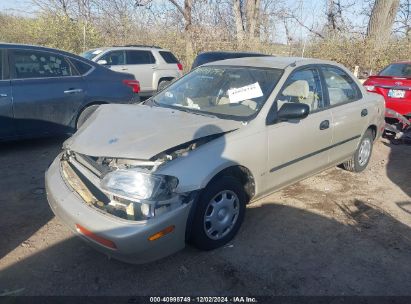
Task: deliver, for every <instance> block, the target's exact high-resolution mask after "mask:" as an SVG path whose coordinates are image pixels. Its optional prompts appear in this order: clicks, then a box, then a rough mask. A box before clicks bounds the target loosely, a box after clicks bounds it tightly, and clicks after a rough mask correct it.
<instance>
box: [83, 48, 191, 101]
mask: <svg viewBox="0 0 411 304" xmlns="http://www.w3.org/2000/svg"><path fill="white" fill-rule="evenodd" d="M81 56H83V57H84V58H87V59H89V60H92V61H94V62H97V63H99V64H101V65H104V66H106V67H107V68H109V69H111V70H114V71H117V72H126V73H130V74H133V75H134V76H135V78H136V79H137V80H138V81H139V82H140V90H141V91H140V95H141V96H151V95H153V93H155V92H157V91H161V90H162V89H163V88H165V87H166V86H168V85H169V84H170V83H171V82H172V81H173V80H174V79H177V78H179V77H181V76H182V75H183V66H182V64H181V63H180V62H179V61H178V59H177V58H176V57H175V56H174V55H173V53H171V52H170V51H169V50H165V49H162V48H159V47H154V46H137V45H136V46H131V45H130V46H121V47H103V48H97V49H92V50H89V51H87V52H84V53H83V54H81Z"/></svg>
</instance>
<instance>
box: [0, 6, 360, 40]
mask: <svg viewBox="0 0 411 304" xmlns="http://www.w3.org/2000/svg"><path fill="white" fill-rule="evenodd" d="M157 1H161V0H157ZM278 1H279V2H283V3H284V4H286V5H287V6H288V7H290V8H292V11H293V13H294V15H296V16H298V17H299V19H300V20H301V22H303V23H304V24H305V25H307V26H308V27H313V26H314V27H315V25H316V24H324V22H325V19H324V18H325V3H326V1H327V0H278ZM342 3H351V4H352V5H351V6H350V7H349V8H347V9H346V12H345V16H344V17H346V18H347V19H349V20H350V26H351V27H359V26H361V25H364V23H365V19H364V16H361V15H360V14H359V12H361V10H362V8H363V7H364V5H365V4H364V0H359V1H358V0H343V1H342ZM0 11H2V12H7V13H13V14H23V15H31V14H33V12H34V11H35V9H34V8H33V7H32V5H31V4H30V0H0ZM276 32H277V33H276V36H277V38H278V40H279V41H278V42H281V43H285V42H286V41H285V40H286V37H285V31H284V28H283V27H282V26H279V27H277V28H276ZM291 34H292V36H294V38H295V39H299V40H302V41H304V40H305V39H307V37H308V35H309V31H308V30H307V29H304V28H303V27H301V26H300V25H298V24H297V23H295V22H294V23H293V24H291Z"/></svg>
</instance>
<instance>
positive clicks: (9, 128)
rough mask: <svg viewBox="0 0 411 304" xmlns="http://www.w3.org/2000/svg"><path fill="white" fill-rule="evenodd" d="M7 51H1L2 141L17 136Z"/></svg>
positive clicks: (0, 109)
mask: <svg viewBox="0 0 411 304" xmlns="http://www.w3.org/2000/svg"><path fill="white" fill-rule="evenodd" d="M8 71H9V69H8V60H7V54H6V49H0V139H5V138H7V137H13V136H15V135H16V134H15V126H14V119H13V104H12V95H11V85H10V79H9V76H8V75H9V73H8Z"/></svg>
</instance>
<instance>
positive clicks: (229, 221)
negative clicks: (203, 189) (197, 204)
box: [204, 190, 240, 240]
mask: <svg viewBox="0 0 411 304" xmlns="http://www.w3.org/2000/svg"><path fill="white" fill-rule="evenodd" d="M239 212H240V203H239V200H238V197H237V195H236V194H235V193H234V192H233V191H230V190H224V191H221V192H219V193H218V194H217V195H216V196H214V197H213V198H212V199H211V200H210V202H209V203H208V205H207V208H206V212H205V214H204V231H205V233H206V234H207V236H208V237H209V238H210V239H212V240H219V239H221V238H223V237H224V236H226V235H227V234H228V233H229V232H230V231H231V230H232V229H233V227H234V225H235V223H236V222H237V219H238V214H239Z"/></svg>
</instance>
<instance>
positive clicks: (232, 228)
mask: <svg viewBox="0 0 411 304" xmlns="http://www.w3.org/2000/svg"><path fill="white" fill-rule="evenodd" d="M245 205H246V194H245V191H244V187H243V185H242V184H241V183H240V182H239V181H238V180H237V179H235V178H233V177H230V176H223V177H220V178H218V179H216V180H214V181H212V182H211V183H210V184H209V185H208V186H207V187H206V188H205V189H204V191H203V193H202V194H201V195H200V197H199V200H198V201H197V205H196V206H195V208H196V209H195V212H194V219H193V222H192V227H191V237H190V239H189V242H190V243H192V244H193V245H194V246H195V247H197V248H199V249H202V250H211V249H215V248H218V247H221V246H223V245H224V244H226V243H227V242H229V241H231V240H232V239H233V238H234V236H235V235H236V234H237V232H238V230H239V229H240V226H241V224H242V222H243V220H244V214H245Z"/></svg>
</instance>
